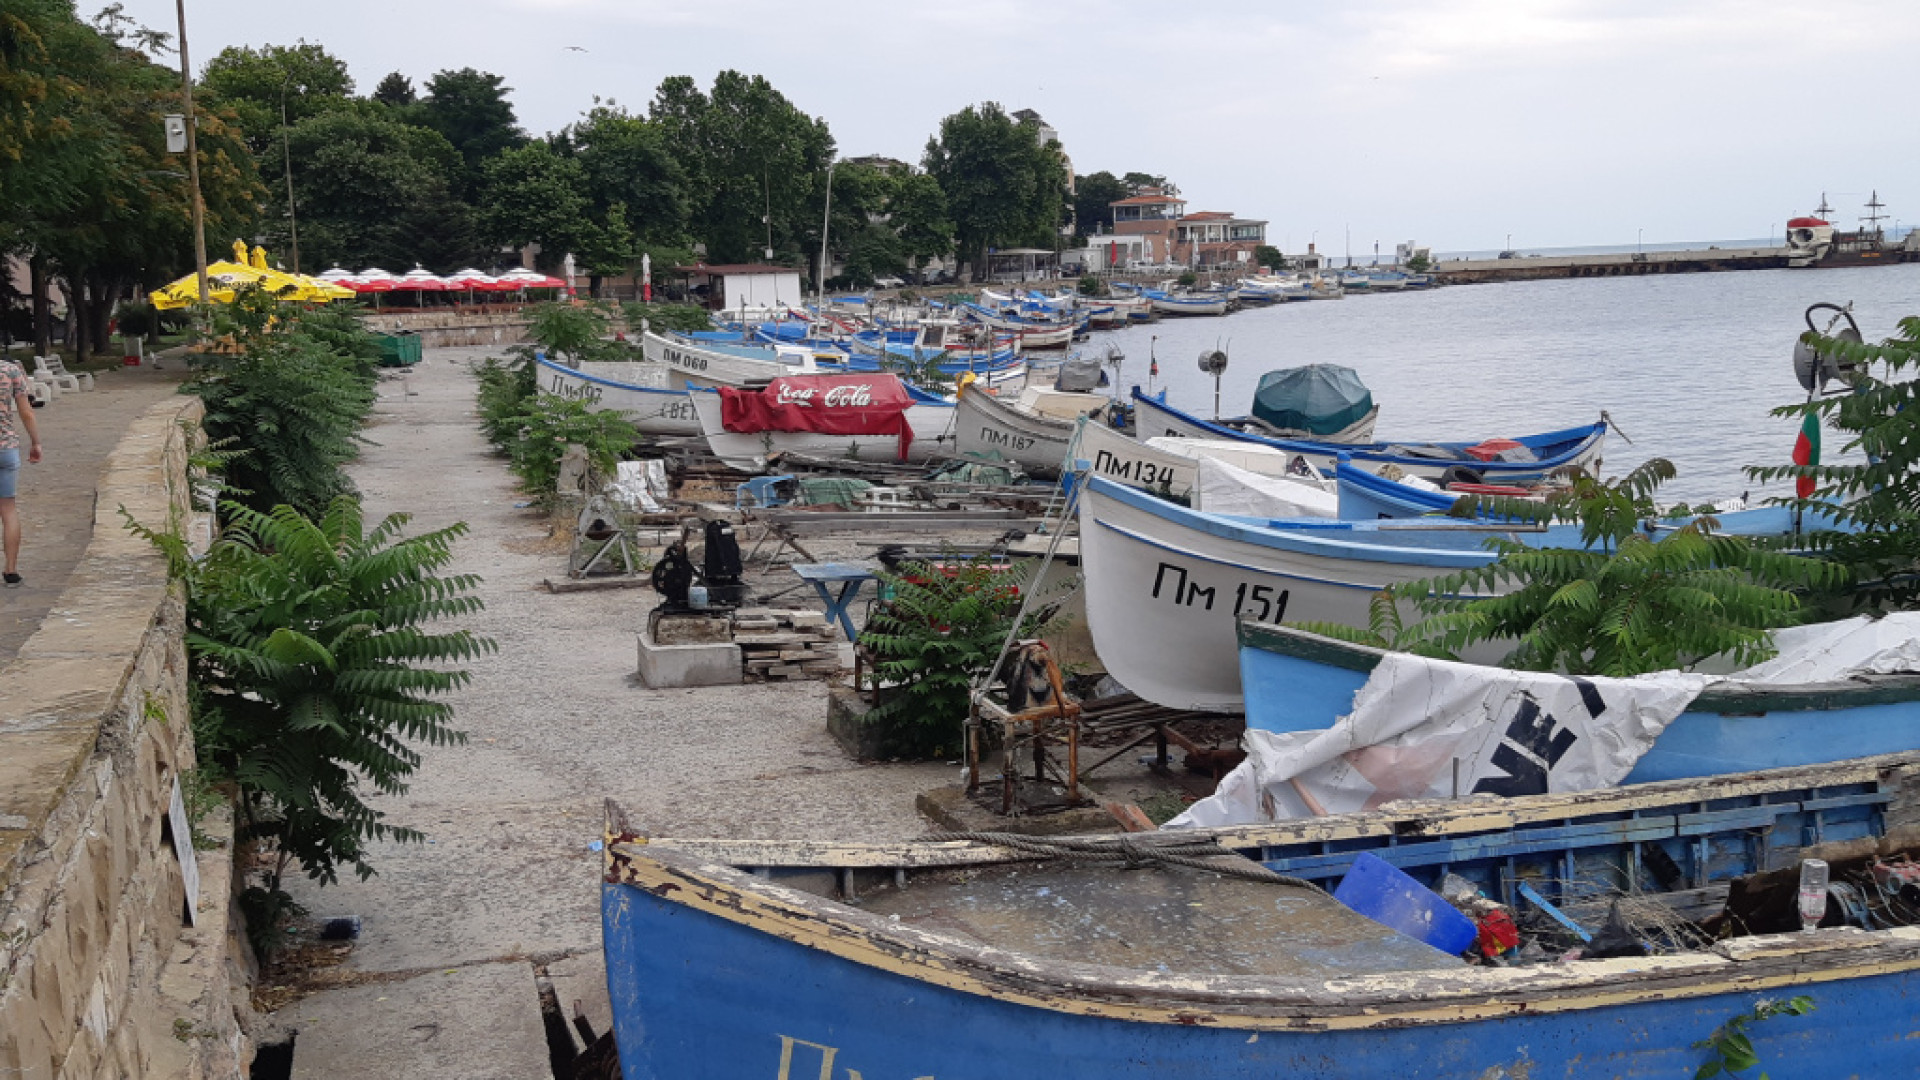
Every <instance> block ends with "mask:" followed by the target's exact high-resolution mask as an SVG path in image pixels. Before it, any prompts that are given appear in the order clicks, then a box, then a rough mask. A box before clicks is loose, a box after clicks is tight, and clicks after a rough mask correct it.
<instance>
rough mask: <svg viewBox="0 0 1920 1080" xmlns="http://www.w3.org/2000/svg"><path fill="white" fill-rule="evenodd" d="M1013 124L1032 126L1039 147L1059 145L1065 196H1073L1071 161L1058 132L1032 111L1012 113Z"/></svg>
mask: <svg viewBox="0 0 1920 1080" xmlns="http://www.w3.org/2000/svg"><path fill="white" fill-rule="evenodd" d="M1013 122H1014V123H1016V124H1032V125H1033V131H1034V138H1035V139H1036V140H1037V141H1038V142H1039V143H1040V145H1041V146H1045V145H1047V144H1048V143H1050V142H1051V143H1058V144H1059V146H1060V161H1061V164H1063V165H1065V166H1066V168H1067V194H1068V195H1072V194H1073V159H1072V158H1070V157H1068V156H1067V148H1066V144H1065V143H1061V142H1060V132H1059V131H1058V130H1056V129H1055V128H1054V126H1053V125H1052V124H1049V123H1047V122H1046V121H1045V120H1043V119H1041V118H1040V114H1039V113H1037V112H1034V111H1033V110H1032V109H1021V110H1020V111H1019V112H1017V113H1014V114H1013ZM1072 231H1073V229H1072V227H1071V226H1069V227H1068V228H1066V229H1062V230H1061V232H1062V233H1070V232H1072Z"/></svg>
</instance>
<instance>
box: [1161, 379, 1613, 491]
mask: <svg viewBox="0 0 1920 1080" xmlns="http://www.w3.org/2000/svg"><path fill="white" fill-rule="evenodd" d="M1133 404H1134V437H1135V438H1137V439H1140V440H1142V441H1145V440H1147V439H1151V438H1155V437H1157V436H1162V435H1171V436H1175V437H1178V438H1186V439H1225V440H1228V441H1231V442H1245V443H1250V444H1253V445H1258V446H1267V447H1271V448H1273V449H1276V450H1282V451H1285V452H1287V453H1288V454H1290V455H1292V456H1293V458H1296V459H1298V461H1297V463H1298V464H1300V465H1303V466H1305V467H1309V468H1312V469H1315V470H1317V471H1319V472H1320V473H1321V474H1322V475H1326V476H1332V475H1333V470H1334V465H1335V464H1336V462H1337V460H1338V459H1339V457H1340V456H1341V455H1343V454H1344V455H1347V456H1349V457H1351V458H1352V460H1353V461H1354V463H1356V464H1358V465H1361V466H1363V467H1365V468H1368V469H1369V470H1373V471H1377V470H1378V468H1379V467H1380V466H1381V465H1386V464H1393V465H1397V466H1399V467H1400V468H1401V469H1403V470H1405V471H1406V472H1407V473H1409V474H1411V475H1413V476H1418V477H1421V478H1423V479H1427V480H1436V481H1438V480H1449V481H1451V480H1460V481H1463V482H1467V483H1481V482H1485V483H1490V484H1515V483H1532V482H1534V481H1536V480H1539V479H1541V478H1543V477H1545V476H1547V475H1548V474H1550V473H1553V472H1556V471H1560V470H1565V469H1569V468H1574V467H1579V468H1584V469H1586V470H1588V471H1589V472H1591V471H1593V470H1595V469H1596V468H1597V467H1598V465H1599V461H1600V455H1601V452H1602V451H1603V450H1604V449H1605V447H1606V439H1607V423H1606V422H1605V421H1604V420H1603V421H1601V422H1599V423H1595V424H1589V425H1587V426H1585V427H1577V428H1565V429H1562V430H1559V431H1545V432H1540V433H1538V434H1533V435H1520V436H1515V437H1513V438H1511V439H1505V440H1500V442H1499V445H1502V446H1506V445H1508V444H1511V447H1513V448H1519V449H1504V450H1501V451H1499V452H1498V453H1497V454H1494V455H1493V456H1489V457H1484V458H1483V457H1479V456H1476V455H1475V454H1473V453H1471V452H1469V451H1470V450H1472V449H1478V448H1480V447H1482V446H1485V445H1488V443H1487V442H1484V441H1483V442H1480V443H1467V442H1439V443H1424V442H1419V441H1415V440H1409V441H1406V442H1395V443H1379V442H1370V443H1336V442H1333V441H1331V440H1325V439H1284V438H1270V437H1267V436H1264V435H1255V434H1252V433H1250V432H1245V431H1238V430H1235V429H1233V428H1230V427H1227V426H1225V425H1223V424H1217V423H1214V422H1212V421H1209V420H1203V419H1201V418H1199V417H1197V416H1194V415H1192V414H1191V413H1186V412H1182V411H1181V410H1179V409H1176V408H1174V407H1172V406H1170V405H1168V404H1167V403H1166V402H1164V401H1161V400H1159V399H1158V398H1153V397H1148V396H1147V395H1146V394H1143V393H1141V392H1140V391H1139V390H1138V389H1137V388H1136V389H1135V390H1134V392H1133ZM1500 454H1505V455H1507V456H1506V457H1501V456H1499V455H1500ZM1288 464H1289V466H1292V465H1294V464H1296V462H1295V461H1291V460H1290V461H1289V462H1288Z"/></svg>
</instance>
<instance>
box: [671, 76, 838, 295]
mask: <svg viewBox="0 0 1920 1080" xmlns="http://www.w3.org/2000/svg"><path fill="white" fill-rule="evenodd" d="M650 118H651V119H652V120H653V122H654V123H655V124H658V125H659V127H660V130H661V131H662V133H663V134H664V135H665V137H666V140H667V146H668V147H669V148H670V150H671V152H672V154H673V156H674V158H675V159H676V160H678V161H679V162H680V166H681V169H682V170H683V171H684V172H685V174H686V177H687V184H688V191H689V193H690V196H691V215H690V217H691V223H692V228H693V233H694V236H695V237H696V238H698V239H700V240H702V241H704V242H705V243H706V245H707V258H708V259H709V260H710V261H712V262H747V261H757V260H759V259H761V258H762V257H763V255H762V251H761V249H762V248H764V247H769V246H770V247H772V248H773V249H774V251H775V253H776V254H775V257H776V258H782V257H784V258H789V259H798V258H800V257H801V256H802V254H803V253H804V252H806V251H807V250H809V249H810V248H812V247H814V246H817V244H818V241H819V231H818V229H819V221H820V214H821V201H822V198H823V197H824V191H825V182H826V168H827V162H828V161H830V160H831V159H832V157H833V149H834V145H833V135H832V133H831V132H829V131H828V129H827V124H826V121H824V120H818V119H815V118H814V117H811V116H808V115H807V114H805V113H803V112H801V111H800V110H799V109H798V108H796V107H795V106H794V105H793V103H792V102H790V101H788V100H787V99H786V97H784V96H783V95H782V94H781V93H780V92H779V91H778V90H775V89H774V88H773V85H772V84H771V83H769V82H767V80H766V79H764V78H761V77H760V76H757V75H756V76H753V77H752V78H748V77H747V76H745V75H742V74H740V73H739V72H737V71H723V72H721V73H720V74H719V75H717V76H715V78H714V81H713V90H712V92H711V94H702V93H701V92H700V89H699V87H698V86H697V85H696V84H695V83H694V82H693V80H691V79H688V78H685V77H679V76H676V77H674V78H669V79H666V80H663V81H662V82H661V84H660V87H659V89H658V90H657V91H656V92H655V94H654V100H653V105H652V107H651V110H650ZM810 242H811V243H810Z"/></svg>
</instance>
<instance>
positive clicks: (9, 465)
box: [0, 447, 20, 499]
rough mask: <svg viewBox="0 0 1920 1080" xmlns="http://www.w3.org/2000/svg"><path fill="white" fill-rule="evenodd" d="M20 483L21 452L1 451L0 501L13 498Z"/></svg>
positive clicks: (17, 450)
mask: <svg viewBox="0 0 1920 1080" xmlns="http://www.w3.org/2000/svg"><path fill="white" fill-rule="evenodd" d="M19 482H20V450H19V448H18V447H15V448H13V449H10V450H0V499H11V498H13V491H14V487H15V485H17V484H18V483H19Z"/></svg>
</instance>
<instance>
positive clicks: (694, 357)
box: [641, 331, 803, 390]
mask: <svg viewBox="0 0 1920 1080" xmlns="http://www.w3.org/2000/svg"><path fill="white" fill-rule="evenodd" d="M641 351H642V352H643V353H644V354H645V355H646V358H647V359H648V360H650V361H652V362H653V363H656V364H659V365H661V366H662V367H664V368H665V369H666V371H667V379H668V383H669V385H671V386H672V387H673V388H675V389H681V390H684V389H686V388H687V387H689V386H703V387H715V386H752V385H760V384H764V383H766V382H768V381H770V380H772V379H777V378H780V377H781V376H783V375H793V374H796V373H797V372H799V371H801V370H803V369H801V368H795V367H792V366H790V365H788V364H785V363H782V362H781V361H779V360H777V359H774V356H775V354H774V352H773V350H772V349H771V348H769V349H768V350H767V359H764V360H761V359H756V358H753V357H748V356H739V355H736V354H734V353H730V352H724V351H722V350H719V349H708V348H703V347H701V346H699V345H693V344H689V343H687V342H684V341H675V340H673V339H671V338H664V337H661V336H660V335H659V334H655V333H653V332H651V331H649V332H647V333H645V334H643V335H641Z"/></svg>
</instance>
